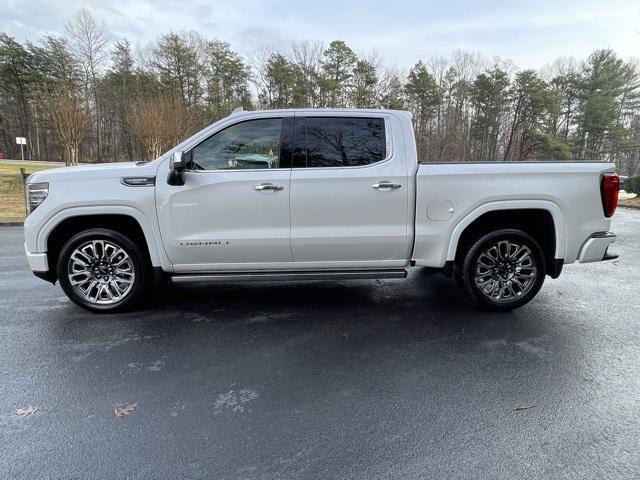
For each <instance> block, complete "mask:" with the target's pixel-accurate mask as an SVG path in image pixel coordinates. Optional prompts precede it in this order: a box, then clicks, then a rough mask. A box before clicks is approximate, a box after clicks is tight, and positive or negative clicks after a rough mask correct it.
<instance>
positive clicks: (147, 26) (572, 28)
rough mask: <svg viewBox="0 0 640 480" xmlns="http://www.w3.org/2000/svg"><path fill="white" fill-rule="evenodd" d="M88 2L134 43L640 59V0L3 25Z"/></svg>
mask: <svg viewBox="0 0 640 480" xmlns="http://www.w3.org/2000/svg"><path fill="white" fill-rule="evenodd" d="M80 7H86V8H88V9H89V10H90V11H91V12H92V13H93V14H94V16H95V17H96V18H98V19H99V20H104V21H105V22H106V23H107V25H108V26H109V27H110V28H111V30H112V31H113V32H114V35H115V36H116V37H123V36H126V37H128V38H129V39H130V40H131V41H132V43H134V44H135V43H136V42H138V41H140V42H143V43H144V42H147V41H150V40H155V39H156V38H158V36H160V35H161V34H162V33H166V32H168V31H172V30H173V31H184V30H196V31H198V32H199V33H201V34H202V35H204V36H207V37H210V38H213V37H215V38H219V39H222V40H226V41H228V42H230V43H231V44H232V45H233V47H234V48H235V49H236V50H237V51H239V52H240V53H241V54H243V55H245V56H250V55H251V54H252V53H253V52H255V51H256V50H257V49H262V48H265V47H275V48H277V49H281V50H286V49H287V48H288V46H289V44H290V42H291V41H292V40H302V39H308V40H321V41H323V42H325V43H328V42H330V41H331V40H334V39H342V40H345V41H346V42H347V43H348V44H349V45H350V46H351V47H352V48H353V49H354V50H356V52H358V53H362V54H369V53H371V52H378V53H379V54H380V55H381V56H382V57H383V58H384V59H385V61H386V63H387V64H390V65H396V66H397V67H400V68H404V67H408V66H410V65H412V64H413V63H415V61H416V60H418V59H420V58H428V57H430V56H432V55H443V56H446V55H449V54H450V53H451V52H452V51H453V50H455V49H457V48H462V49H466V50H471V51H479V52H481V53H483V54H485V55H487V56H489V57H493V56H500V57H502V58H510V59H512V60H513V61H514V62H515V64H516V65H517V66H518V67H540V66H542V65H544V64H545V63H547V62H550V61H552V60H554V59H555V58H557V57H560V56H575V57H578V58H584V57H586V56H587V55H588V54H589V53H590V52H591V51H593V50H594V49H597V48H606V47H610V48H613V49H615V50H616V51H617V52H618V53H620V54H621V55H622V56H623V57H625V58H626V57H632V56H635V57H640V1H639V0H633V1H631V0H606V1H605V0H599V1H598V0H553V1H552V0H543V1H534V0H530V1H520V0H482V1H481V0H475V1H474V0H447V1H435V0H386V1H380V0H364V1H362V0H343V1H337V0H313V1H306V0H297V1H292V0H289V1H287V0H184V1H177V0H155V1H151V0H108V1H99V0H86V1H78V0H57V1H56V0H21V1H16V0H0V30H1V31H5V32H7V33H9V34H10V35H12V36H15V37H17V38H19V39H20V40H23V39H25V38H26V39H30V40H37V39H38V38H39V37H40V36H42V35H44V34H46V33H53V34H56V33H62V32H63V31H64V24H65V22H66V21H67V20H68V19H69V18H70V17H71V16H73V14H74V13H75V12H76V11H77V9H79V8H80Z"/></svg>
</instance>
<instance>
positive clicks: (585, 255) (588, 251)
mask: <svg viewBox="0 0 640 480" xmlns="http://www.w3.org/2000/svg"><path fill="white" fill-rule="evenodd" d="M615 241H616V234H615V233H613V232H598V233H594V234H593V235H591V237H589V238H588V239H587V241H586V242H584V245H582V249H581V250H580V256H579V257H578V261H579V262H580V263H589V262H601V261H603V260H613V259H616V258H618V255H615V254H612V253H609V252H608V251H607V249H608V248H609V246H610V245H611V244H612V243H613V242H615Z"/></svg>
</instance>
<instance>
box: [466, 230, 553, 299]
mask: <svg viewBox="0 0 640 480" xmlns="http://www.w3.org/2000/svg"><path fill="white" fill-rule="evenodd" d="M520 247H522V250H520V254H519V255H518V254H517V253H518V248H520ZM496 248H497V250H494V249H496ZM505 249H506V253H505ZM513 249H515V251H514V250H513ZM527 249H528V250H527ZM511 254H513V256H511ZM493 256H495V257H496V262H494V264H493V267H488V266H487V265H491V261H492V258H493ZM481 257H482V258H481ZM519 259H523V261H522V262H518V260H519ZM479 260H480V262H479ZM545 276H546V265H545V259H544V254H543V250H542V248H540V245H539V244H538V242H536V241H535V239H534V238H533V237H531V235H529V234H528V233H526V232H523V231H522V230H516V229H510V228H505V229H501V230H496V231H493V232H490V233H487V234H485V235H483V236H482V237H480V238H479V239H478V240H477V241H476V242H475V243H474V244H473V245H471V247H469V250H467V252H466V254H465V256H464V261H463V262H462V265H461V267H460V278H459V280H460V282H459V283H461V286H462V290H463V291H464V292H465V293H466V294H467V295H468V296H469V297H470V298H471V299H472V300H473V302H474V303H475V304H476V305H477V306H479V307H481V308H484V309H488V310H494V311H509V310H513V309H514V308H518V307H521V306H523V305H524V304H526V303H527V302H529V301H530V300H531V299H532V298H533V297H535V296H536V294H537V293H538V291H540V288H541V287H542V284H543V283H544V279H545ZM514 278H515V279H514ZM516 281H517V283H516ZM480 285H486V286H485V287H484V289H482V288H480ZM522 285H524V288H521V286H522ZM507 289H509V290H507ZM494 292H497V295H495V296H494Z"/></svg>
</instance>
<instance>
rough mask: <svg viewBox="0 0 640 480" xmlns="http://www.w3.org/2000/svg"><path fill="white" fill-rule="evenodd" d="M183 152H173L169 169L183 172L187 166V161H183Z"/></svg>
mask: <svg viewBox="0 0 640 480" xmlns="http://www.w3.org/2000/svg"><path fill="white" fill-rule="evenodd" d="M185 157H186V155H185V153H184V152H174V153H173V156H172V157H171V170H175V171H176V172H184V170H185V169H186V168H187V162H186V161H185Z"/></svg>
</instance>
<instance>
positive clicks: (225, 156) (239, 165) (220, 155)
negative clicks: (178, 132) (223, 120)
mask: <svg viewBox="0 0 640 480" xmlns="http://www.w3.org/2000/svg"><path fill="white" fill-rule="evenodd" d="M281 132H282V119H281V118H264V119H259V120H248V121H246V122H241V123H236V124H235V125H231V126H230V127H227V128H225V129H224V130H222V131H220V132H218V133H216V134H214V135H212V136H211V137H209V138H207V139H206V140H205V141H204V142H202V143H200V144H199V145H197V146H196V147H195V148H193V150H191V161H192V164H193V168H194V169H196V170H242V169H252V168H280V135H281Z"/></svg>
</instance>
